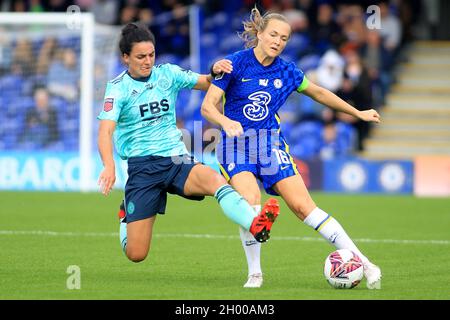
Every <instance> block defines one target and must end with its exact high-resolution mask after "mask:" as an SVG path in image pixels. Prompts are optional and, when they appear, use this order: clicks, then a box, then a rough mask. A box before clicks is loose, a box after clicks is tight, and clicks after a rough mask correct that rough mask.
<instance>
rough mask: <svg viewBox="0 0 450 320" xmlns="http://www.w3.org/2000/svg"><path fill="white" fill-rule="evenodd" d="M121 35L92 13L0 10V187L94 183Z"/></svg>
mask: <svg viewBox="0 0 450 320" xmlns="http://www.w3.org/2000/svg"><path fill="white" fill-rule="evenodd" d="M118 36H119V31H118V29H117V28H116V27H110V26H108V27H106V26H100V25H97V24H95V22H94V17H93V15H92V14H90V13H78V14H77V15H75V16H74V15H71V14H66V13H0V92H1V95H0V123H1V126H0V189H41V190H42V189H43V190H92V188H93V184H94V181H93V172H94V170H95V166H96V161H95V159H96V158H98V154H97V153H96V143H95V135H96V131H97V130H96V128H97V122H96V121H95V117H96V115H97V114H98V111H99V108H100V106H101V105H102V103H101V101H102V99H103V95H104V90H105V84H106V82H107V81H108V80H109V79H111V78H113V77H114V73H115V72H116V70H117V56H118V55H117V41H118V39H117V37H118Z"/></svg>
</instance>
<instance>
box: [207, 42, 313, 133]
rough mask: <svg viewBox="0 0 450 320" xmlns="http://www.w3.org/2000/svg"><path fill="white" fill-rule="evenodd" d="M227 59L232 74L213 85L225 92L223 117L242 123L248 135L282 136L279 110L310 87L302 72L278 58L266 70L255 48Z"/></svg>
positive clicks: (218, 79) (226, 75) (217, 80)
mask: <svg viewBox="0 0 450 320" xmlns="http://www.w3.org/2000/svg"><path fill="white" fill-rule="evenodd" d="M226 59H229V60H231V61H232V64H233V72H231V73H230V74H223V76H219V77H216V79H214V80H213V84H214V85H216V86H217V87H219V88H221V89H222V90H223V91H225V97H224V98H225V104H224V111H223V113H224V115H225V116H227V117H228V118H230V119H231V120H235V121H238V122H240V123H241V125H242V127H243V128H244V130H245V131H247V130H248V129H255V130H259V129H267V130H276V131H277V132H279V130H280V118H279V117H278V115H277V112H278V109H280V107H281V106H282V105H283V104H284V103H285V102H286V100H287V98H288V97H289V95H290V94H291V93H292V92H294V91H298V92H301V91H302V90H304V89H305V88H306V87H307V85H308V80H307V79H306V78H305V76H304V74H303V72H302V71H301V70H300V69H298V68H297V67H296V65H295V64H294V63H293V62H291V63H289V62H286V61H285V60H283V59H281V58H279V57H276V58H275V60H274V61H273V63H272V64H270V65H269V66H263V65H262V64H261V63H260V62H259V61H258V60H257V59H256V56H255V54H254V51H253V48H251V49H247V50H242V51H238V52H235V53H233V54H231V55H229V56H227V57H226ZM223 134H224V133H223ZM224 136H225V134H224Z"/></svg>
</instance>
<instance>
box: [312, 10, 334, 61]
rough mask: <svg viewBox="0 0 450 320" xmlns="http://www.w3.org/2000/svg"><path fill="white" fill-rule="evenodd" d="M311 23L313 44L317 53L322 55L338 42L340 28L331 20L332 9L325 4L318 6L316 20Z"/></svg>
mask: <svg viewBox="0 0 450 320" xmlns="http://www.w3.org/2000/svg"><path fill="white" fill-rule="evenodd" d="M312 21H313V24H312V26H311V34H312V37H313V44H314V46H315V48H316V51H317V53H318V54H319V55H322V54H324V53H325V52H326V51H327V50H328V49H330V48H331V47H332V45H333V44H335V43H337V42H338V41H339V39H340V37H341V36H340V34H341V28H340V27H339V25H338V24H337V23H336V22H335V21H334V19H333V7H332V6H331V5H329V4H327V3H323V4H320V5H319V7H318V11H317V18H316V19H314V20H312Z"/></svg>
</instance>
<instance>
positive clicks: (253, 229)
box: [250, 198, 280, 242]
mask: <svg viewBox="0 0 450 320" xmlns="http://www.w3.org/2000/svg"><path fill="white" fill-rule="evenodd" d="M279 213H280V205H279V204H278V200H277V199H275V198H270V199H269V200H267V201H266V203H265V204H264V207H263V208H262V210H261V212H260V213H259V214H258V215H257V216H256V217H255V218H254V219H253V222H252V225H251V226H250V233H251V234H253V236H254V237H255V239H256V241H258V242H266V241H267V240H269V238H270V229H271V228H272V224H273V223H274V222H275V219H276V218H277V217H278V214H279Z"/></svg>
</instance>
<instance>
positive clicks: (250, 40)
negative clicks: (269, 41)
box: [238, 7, 289, 48]
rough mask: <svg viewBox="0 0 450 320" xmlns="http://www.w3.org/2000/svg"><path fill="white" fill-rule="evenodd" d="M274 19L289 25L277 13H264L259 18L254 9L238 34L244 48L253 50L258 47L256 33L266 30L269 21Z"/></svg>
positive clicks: (257, 12)
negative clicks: (243, 43)
mask: <svg viewBox="0 0 450 320" xmlns="http://www.w3.org/2000/svg"><path fill="white" fill-rule="evenodd" d="M272 19H276V20H280V21H284V22H286V23H289V22H288V20H287V19H286V17H285V16H283V15H282V14H279V13H269V12H266V13H265V14H264V15H262V16H261V13H260V12H259V10H258V9H257V8H256V7H254V8H253V9H252V11H251V12H250V19H249V20H246V21H243V22H242V24H243V25H244V31H243V32H241V33H238V35H239V37H240V38H241V39H242V40H244V42H245V47H246V48H253V47H256V46H257V45H258V37H257V36H256V35H257V33H258V32H262V31H264V30H265V29H266V27H267V24H268V23H269V21H270V20H272Z"/></svg>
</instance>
